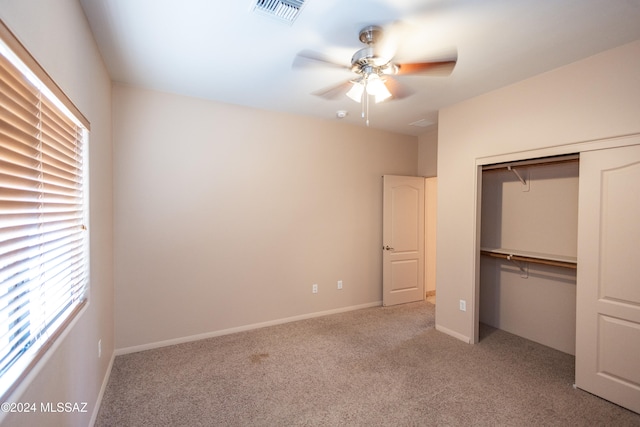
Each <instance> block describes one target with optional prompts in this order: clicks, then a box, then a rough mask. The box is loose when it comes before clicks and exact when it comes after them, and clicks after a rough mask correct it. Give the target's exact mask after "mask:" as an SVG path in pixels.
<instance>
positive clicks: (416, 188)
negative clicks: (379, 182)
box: [382, 175, 424, 306]
mask: <svg viewBox="0 0 640 427" xmlns="http://www.w3.org/2000/svg"><path fill="white" fill-rule="evenodd" d="M383 181H384V193H383V194H384V196H383V215H382V216H383V219H382V223H383V225H382V253H383V255H382V304H383V305H385V306H386V305H395V304H404V303H407V302H413V301H420V300H423V299H424V178H420V177H414V176H393V175H385V176H384V177H383Z"/></svg>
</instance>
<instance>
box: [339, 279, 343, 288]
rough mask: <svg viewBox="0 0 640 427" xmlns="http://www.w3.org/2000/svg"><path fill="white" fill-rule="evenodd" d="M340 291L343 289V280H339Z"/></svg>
mask: <svg viewBox="0 0 640 427" xmlns="http://www.w3.org/2000/svg"><path fill="white" fill-rule="evenodd" d="M338 289H342V280H338Z"/></svg>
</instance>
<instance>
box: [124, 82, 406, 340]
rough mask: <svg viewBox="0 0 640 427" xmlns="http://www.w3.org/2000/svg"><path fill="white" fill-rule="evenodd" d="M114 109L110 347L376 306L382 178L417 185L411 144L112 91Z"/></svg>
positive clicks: (315, 123) (336, 126) (289, 118)
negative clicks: (315, 288)
mask: <svg viewBox="0 0 640 427" xmlns="http://www.w3.org/2000/svg"><path fill="white" fill-rule="evenodd" d="M113 103H114V112H113V115H114V141H115V158H114V162H115V164H114V167H115V194H116V198H115V254H116V255H115V277H116V316H115V317H116V337H117V338H116V347H117V348H118V349H121V350H122V351H123V352H127V351H132V350H136V349H141V348H147V347H153V346H156V345H160V344H166V343H169V342H176V341H178V342H179V341H181V340H186V339H190V338H197V337H202V336H207V335H214V334H216V333H220V332H221V331H222V332H224V331H229V330H234V328H240V327H245V326H248V325H249V326H250V325H257V324H263V323H264V322H274V321H279V320H283V319H289V318H296V316H306V315H309V314H312V313H321V312H326V311H330V310H339V309H347V308H350V307H357V306H362V305H366V304H378V303H379V302H380V300H381V287H382V286H381V269H382V266H381V252H380V248H381V245H382V242H381V238H382V232H381V224H382V219H381V214H382V180H381V176H382V175H383V174H396V175H415V174H416V172H417V162H416V158H417V151H418V144H417V138H415V137H410V136H402V135H396V134H392V133H386V132H380V131H375V130H373V129H366V128H360V127H353V126H348V125H345V124H342V123H337V122H333V121H323V120H318V119H310V118H304V117H298V116H294V115H286V114H279V113H274V112H266V111H259V110H255V109H250V108H244V107H239V106H233V105H228V104H220V103H215V102H209V101H204V100H200V99H194V98H188V97H183V96H176V95H170V94H164V93H158V92H152V91H146V90H141V89H136V88H131V87H127V86H122V85H115V86H114V91H113ZM338 280H342V281H343V283H344V289H342V290H337V285H336V282H337V281H338ZM314 283H317V284H318V285H319V292H318V294H316V295H314V294H312V292H311V287H312V284H314Z"/></svg>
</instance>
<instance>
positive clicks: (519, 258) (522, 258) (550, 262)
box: [480, 250, 578, 269]
mask: <svg viewBox="0 0 640 427" xmlns="http://www.w3.org/2000/svg"><path fill="white" fill-rule="evenodd" d="M480 254H481V255H487V256H490V257H494V258H501V259H508V260H514V261H525V262H533V263H536V264H544V265H552V266H555V267H565V268H573V269H576V268H578V265H577V264H575V263H572V262H563V261H554V260H550V259H544V258H534V257H528V256H522V255H509V254H502V253H496V252H491V251H482V250H481V251H480Z"/></svg>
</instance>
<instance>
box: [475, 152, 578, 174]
mask: <svg viewBox="0 0 640 427" xmlns="http://www.w3.org/2000/svg"><path fill="white" fill-rule="evenodd" d="M578 161H580V155H579V154H571V155H567V156H561V157H548V158H541V159H531V160H521V161H517V162H506V163H494V164H492V165H484V166H482V170H483V171H487V172H490V171H495V170H501V169H509V168H513V167H521V166H549V165H558V164H561V163H574V162H578Z"/></svg>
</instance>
